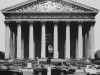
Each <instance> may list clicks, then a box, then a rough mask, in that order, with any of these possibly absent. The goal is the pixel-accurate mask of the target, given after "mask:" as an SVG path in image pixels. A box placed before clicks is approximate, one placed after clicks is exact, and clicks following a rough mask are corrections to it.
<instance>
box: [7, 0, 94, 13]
mask: <svg viewBox="0 0 100 75" xmlns="http://www.w3.org/2000/svg"><path fill="white" fill-rule="evenodd" d="M8 11H14V12H67V11H73V12H79V11H81V12H84V11H92V10H89V9H86V8H83V7H81V6H78V5H75V4H72V3H68V2H66V1H63V0H58V1H57V0H43V1H42V2H36V1H34V2H32V3H29V4H26V5H23V6H19V7H16V8H13V9H10V10H8Z"/></svg>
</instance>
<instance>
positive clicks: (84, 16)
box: [5, 14, 95, 19]
mask: <svg viewBox="0 0 100 75" xmlns="http://www.w3.org/2000/svg"><path fill="white" fill-rule="evenodd" d="M5 18H6V19H36V18H37V19H40V18H43V19H45V18H47V19H50V18H56V19H57V18H61V19H62V18H66V19H69V18H72V19H73V18H74V19H75V18H76V19H81V18H84V19H85V18H86V19H88V18H90V19H94V18H95V17H94V16H90V15H75V14H67V15H63V14H62V15H55V14H54V15H25V14H20V15H9V16H6V17H5Z"/></svg>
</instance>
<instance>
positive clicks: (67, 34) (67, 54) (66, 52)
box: [65, 23, 70, 59]
mask: <svg viewBox="0 0 100 75" xmlns="http://www.w3.org/2000/svg"><path fill="white" fill-rule="evenodd" d="M65 58H68V59H70V25H69V23H66V50H65Z"/></svg>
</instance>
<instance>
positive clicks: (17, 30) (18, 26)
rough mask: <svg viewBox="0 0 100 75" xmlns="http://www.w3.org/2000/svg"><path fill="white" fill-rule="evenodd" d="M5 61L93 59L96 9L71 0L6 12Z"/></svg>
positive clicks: (41, 0) (35, 0) (35, 1)
mask: <svg viewBox="0 0 100 75" xmlns="http://www.w3.org/2000/svg"><path fill="white" fill-rule="evenodd" d="M1 11H2V14H3V15H4V16H5V30H6V32H5V41H6V43H5V58H7V59H8V58H11V59H27V58H28V59H35V58H36V57H38V58H46V57H48V45H49V44H48V42H47V40H46V39H47V37H46V36H47V34H51V35H52V36H51V46H52V48H53V52H52V53H51V55H52V57H53V58H65V59H66V58H68V59H77V58H86V59H89V58H94V26H95V22H96V21H95V16H96V15H97V13H98V12H99V10H98V9H95V8H92V7H89V6H86V5H83V4H80V3H78V2H75V1H72V0H27V1H25V2H22V3H20V4H17V5H14V6H11V7H8V8H5V9H3V10H1Z"/></svg>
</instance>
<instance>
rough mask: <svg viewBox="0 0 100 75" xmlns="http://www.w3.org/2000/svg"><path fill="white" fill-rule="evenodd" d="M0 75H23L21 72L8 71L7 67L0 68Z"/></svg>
mask: <svg viewBox="0 0 100 75" xmlns="http://www.w3.org/2000/svg"><path fill="white" fill-rule="evenodd" d="M0 75H23V72H22V71H21V70H14V69H10V68H8V67H7V66H4V65H2V66H0Z"/></svg>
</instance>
